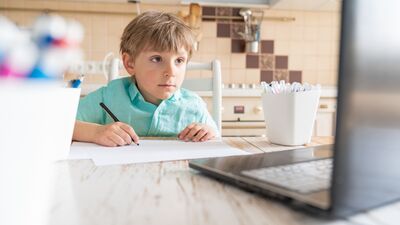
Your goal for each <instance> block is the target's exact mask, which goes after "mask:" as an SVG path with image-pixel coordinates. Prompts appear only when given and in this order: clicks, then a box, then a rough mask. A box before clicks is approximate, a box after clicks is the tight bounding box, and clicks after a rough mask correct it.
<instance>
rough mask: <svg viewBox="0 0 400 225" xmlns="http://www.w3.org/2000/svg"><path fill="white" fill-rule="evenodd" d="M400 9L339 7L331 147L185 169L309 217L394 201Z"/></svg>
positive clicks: (367, 4) (387, 4)
mask: <svg viewBox="0 0 400 225" xmlns="http://www.w3.org/2000/svg"><path fill="white" fill-rule="evenodd" d="M398 8H400V1H395V0H383V1H363V0H351V1H343V5H342V21H341V42H340V60H339V81H338V109H337V113H338V114H337V129H336V135H335V144H334V145H325V146H318V147H310V148H303V149H296V150H291V151H283V152H272V153H262V154H254V155H245V156H233V157H220V158H209V159H199V160H191V161H190V163H189V166H190V167H191V168H194V169H196V170H199V171H201V172H203V173H204V174H207V175H210V176H212V177H215V178H218V179H219V180H223V181H226V182H229V183H231V184H233V185H236V186H239V187H243V188H245V189H248V190H251V191H255V192H259V193H261V194H264V195H266V196H269V197H274V198H277V199H280V200H284V201H286V202H288V203H289V204H288V205H292V206H295V208H300V209H304V210H306V211H309V212H311V213H314V215H321V216H328V217H347V216H350V215H353V214H355V213H357V212H361V211H365V210H368V209H372V208H374V207H378V206H381V205H385V204H389V203H391V202H395V201H397V200H399V199H400V163H399V160H400V101H399V99H400V41H399V40H400V24H399V22H398V21H400V13H398Z"/></svg>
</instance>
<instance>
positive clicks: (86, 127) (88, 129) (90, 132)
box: [72, 120, 101, 142]
mask: <svg viewBox="0 0 400 225" xmlns="http://www.w3.org/2000/svg"><path fill="white" fill-rule="evenodd" d="M100 126H101V125H100V124H96V123H89V122H84V121H80V120H76V121H75V128H74V133H73V135H72V140H74V141H83V142H95V135H96V133H97V129H98V128H99V127H100Z"/></svg>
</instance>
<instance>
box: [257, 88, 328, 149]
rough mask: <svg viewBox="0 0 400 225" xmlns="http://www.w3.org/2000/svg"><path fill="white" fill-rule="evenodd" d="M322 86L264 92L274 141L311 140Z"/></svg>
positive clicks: (271, 135) (300, 142)
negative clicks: (319, 88)
mask: <svg viewBox="0 0 400 225" xmlns="http://www.w3.org/2000/svg"><path fill="white" fill-rule="evenodd" d="M320 93H321V91H320V90H311V91H304V92H293V93H280V94H273V93H263V94H262V101H263V111H264V117H265V123H266V126H267V137H268V139H269V141H270V142H272V143H275V144H281V145H291V146H293V145H304V144H307V143H310V141H311V135H312V130H313V126H314V121H315V117H316V113H317V107H318V102H319V97H320Z"/></svg>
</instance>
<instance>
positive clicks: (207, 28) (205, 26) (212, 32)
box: [201, 21, 217, 38]
mask: <svg viewBox="0 0 400 225" xmlns="http://www.w3.org/2000/svg"><path fill="white" fill-rule="evenodd" d="M201 32H202V34H203V37H214V38H215V37H217V24H216V23H215V22H205V21H204V22H202V23H201Z"/></svg>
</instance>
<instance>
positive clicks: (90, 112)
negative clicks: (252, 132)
mask: <svg viewBox="0 0 400 225" xmlns="http://www.w3.org/2000/svg"><path fill="white" fill-rule="evenodd" d="M100 102H103V103H104V104H105V105H106V106H107V107H108V108H109V109H110V110H111V112H113V113H114V115H115V116H116V117H117V118H118V119H119V120H120V121H121V122H123V123H127V124H129V125H131V126H132V128H133V129H134V130H135V132H136V134H138V135H139V136H158V137H172V136H177V135H178V134H179V133H180V132H181V131H182V130H183V129H185V127H186V126H187V125H189V124H191V123H193V122H197V123H204V124H208V125H210V126H211V127H213V128H214V129H215V131H216V133H218V130H217V126H216V124H215V122H214V120H213V119H212V117H211V115H210V113H209V112H208V111H207V107H206V104H205V103H204V101H203V100H202V99H201V98H200V97H199V96H198V95H197V94H195V93H193V92H191V91H189V90H186V89H183V88H181V89H179V90H177V91H176V92H175V93H174V94H173V95H172V96H171V97H170V98H169V99H166V100H163V101H162V102H161V103H160V105H158V106H156V105H154V104H152V103H149V102H146V100H144V98H143V96H142V94H141V93H140V92H139V90H138V89H137V87H136V84H135V83H134V82H133V81H132V80H131V78H130V77H125V78H120V79H116V80H113V81H111V82H110V83H108V85H107V86H105V87H102V88H99V89H98V90H96V91H94V92H92V93H90V94H88V95H87V96H86V97H84V98H82V99H81V100H80V102H79V107H78V113H77V117H76V119H77V120H80V121H86V122H91V123H97V124H103V125H104V124H109V123H112V122H114V121H113V120H112V118H111V117H110V116H109V115H108V114H106V112H105V111H104V110H103V109H102V108H101V107H100V105H99V103H100Z"/></svg>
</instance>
